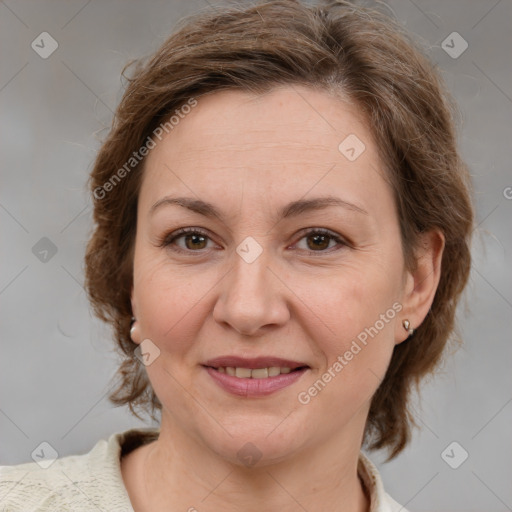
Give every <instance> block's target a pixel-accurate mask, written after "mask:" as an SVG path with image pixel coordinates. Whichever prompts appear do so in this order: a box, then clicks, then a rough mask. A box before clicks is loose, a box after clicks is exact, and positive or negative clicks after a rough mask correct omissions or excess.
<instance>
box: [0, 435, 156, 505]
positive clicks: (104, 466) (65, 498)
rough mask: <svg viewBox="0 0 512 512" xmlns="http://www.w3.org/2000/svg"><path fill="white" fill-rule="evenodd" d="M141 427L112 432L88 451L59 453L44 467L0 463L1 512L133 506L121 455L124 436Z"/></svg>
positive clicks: (129, 437) (29, 464) (28, 464)
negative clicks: (0, 464) (71, 453)
mask: <svg viewBox="0 0 512 512" xmlns="http://www.w3.org/2000/svg"><path fill="white" fill-rule="evenodd" d="M145 430H149V429H132V430H129V431H127V432H121V433H116V434H112V435H111V436H110V437H109V439H108V441H106V440H103V439H102V440H100V441H98V442H97V443H96V444H95V446H94V447H93V448H92V450H91V451H90V452H88V453H86V454H83V455H70V456H67V457H62V458H58V459H56V460H54V461H53V462H52V463H51V464H50V465H49V466H48V467H41V466H40V465H39V464H38V463H36V462H27V463H24V464H18V465H14V466H0V511H2V512H18V511H24V512H26V511H38V512H45V511H48V512H49V511H54V510H59V511H62V512H67V511H69V512H71V511H72V512H77V511H80V510H97V509H99V510H109V511H123V512H126V511H130V510H132V508H131V503H130V500H129V497H128V494H127V492H126V489H125V487H124V483H123V479H122V475H121V469H120V455H121V451H122V449H123V448H124V446H123V442H124V440H126V439H131V438H133V433H134V432H138V433H140V432H141V431H145Z"/></svg>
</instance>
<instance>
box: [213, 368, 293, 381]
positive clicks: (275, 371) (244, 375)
mask: <svg viewBox="0 0 512 512" xmlns="http://www.w3.org/2000/svg"><path fill="white" fill-rule="evenodd" d="M217 371H218V372H219V373H226V374H227V375H231V376H232V377H239V378H241V379H251V378H252V379H266V378H267V377H276V376H277V375H281V374H286V373H290V372H291V371H292V369H291V368H288V367H279V366H270V367H269V368H254V369H252V368H233V367H232V366H226V367H220V368H217Z"/></svg>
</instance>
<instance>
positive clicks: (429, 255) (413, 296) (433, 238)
mask: <svg viewBox="0 0 512 512" xmlns="http://www.w3.org/2000/svg"><path fill="white" fill-rule="evenodd" d="M444 246H445V238H444V235H443V233H441V231H440V230H438V229H433V230H431V231H427V232H425V233H422V234H421V235H420V239H419V243H418V247H417V249H416V250H415V259H416V267H415V269H414V270H406V271H405V273H406V275H405V280H404V282H405V286H404V293H403V296H402V306H403V308H402V311H401V313H400V321H399V322H397V326H396V333H395V340H396V343H397V344H398V343H401V342H402V341H405V340H406V339H407V338H408V337H409V334H408V333H407V331H406V330H405V329H404V327H403V325H402V322H403V321H404V320H409V322H410V324H411V327H412V328H413V329H417V328H418V327H419V326H420V325H421V323H422V322H423V320H425V317H426V316H427V313H428V312H429V310H430V307H431V306H432V302H433V301H434V296H435V294H436V290H437V286H438V284H439V279H440V278H441V261H442V257H443V250H444Z"/></svg>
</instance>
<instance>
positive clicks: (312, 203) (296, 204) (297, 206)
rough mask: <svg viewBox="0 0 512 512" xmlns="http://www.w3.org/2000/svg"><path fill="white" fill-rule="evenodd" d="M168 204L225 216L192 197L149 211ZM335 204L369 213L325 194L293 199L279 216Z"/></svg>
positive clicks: (173, 199) (164, 201)
mask: <svg viewBox="0 0 512 512" xmlns="http://www.w3.org/2000/svg"><path fill="white" fill-rule="evenodd" d="M166 205H167V206H168V205H178V206H182V207H184V208H187V209H189V210H191V211H193V212H195V213H199V214H200V215H204V216H205V217H217V218H218V219H221V220H222V219H223V218H224V216H223V214H222V212H221V211H219V210H218V209H217V208H216V207H215V206H214V205H213V204H211V203H208V202H206V201H202V200H201V199H194V198H191V197H171V196H166V197H163V198H162V199H159V200H158V201H157V202H156V203H155V204H154V205H153V206H152V207H151V209H150V211H149V213H150V214H151V215H152V214H153V213H154V212H155V210H157V209H158V208H160V207H162V206H166ZM333 206H335V207H341V208H345V209H347V210H352V211H355V212H358V213H362V214H364V215H368V212H367V211H366V210H365V209H363V208H361V207H360V206H357V205H355V204H353V203H350V202H348V201H345V200H343V199H341V198H339V197H335V196H323V197H315V198H312V199H299V200H297V201H292V202H291V203H288V204H287V205H285V206H284V207H282V208H281V210H280V211H279V212H278V217H279V218H283V219H285V218H289V217H295V216H298V215H301V214H303V213H306V212H311V211H316V210H323V209H325V208H329V207H333Z"/></svg>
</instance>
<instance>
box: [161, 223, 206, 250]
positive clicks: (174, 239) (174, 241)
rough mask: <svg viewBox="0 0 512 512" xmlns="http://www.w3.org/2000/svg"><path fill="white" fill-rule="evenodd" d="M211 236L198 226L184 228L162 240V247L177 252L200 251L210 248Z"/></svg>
mask: <svg viewBox="0 0 512 512" xmlns="http://www.w3.org/2000/svg"><path fill="white" fill-rule="evenodd" d="M209 241H210V237H209V236H208V235H207V234H206V233H203V232H202V231H200V230H198V229H196V228H183V229H179V230H178V231H175V232H174V233H171V234H170V235H168V236H167V237H165V239H164V240H163V241H162V243H161V246H162V247H169V248H171V249H173V250H175V251H177V252H189V253H190V252H200V251H202V250H204V249H207V248H208V242H209Z"/></svg>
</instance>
